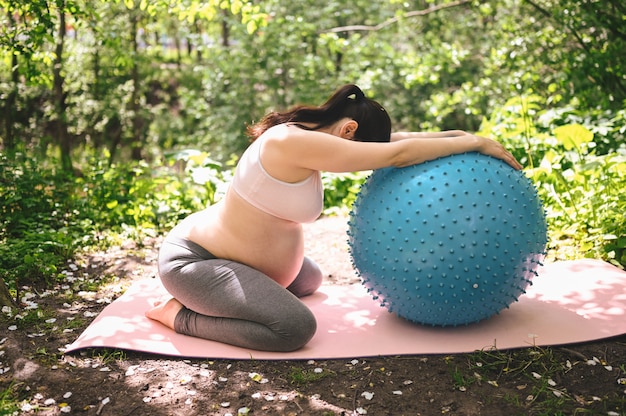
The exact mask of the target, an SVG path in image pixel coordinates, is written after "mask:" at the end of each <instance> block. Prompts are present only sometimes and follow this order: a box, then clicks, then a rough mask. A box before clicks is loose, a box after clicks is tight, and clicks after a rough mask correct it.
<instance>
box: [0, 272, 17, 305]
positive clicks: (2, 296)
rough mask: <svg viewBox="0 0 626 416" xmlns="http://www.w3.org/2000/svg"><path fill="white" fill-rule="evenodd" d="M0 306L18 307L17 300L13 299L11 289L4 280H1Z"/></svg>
mask: <svg viewBox="0 0 626 416" xmlns="http://www.w3.org/2000/svg"><path fill="white" fill-rule="evenodd" d="M0 306H12V307H15V306H17V304H16V302H15V299H13V298H12V297H11V294H10V293H9V288H8V287H7V285H6V284H5V283H4V280H2V278H0Z"/></svg>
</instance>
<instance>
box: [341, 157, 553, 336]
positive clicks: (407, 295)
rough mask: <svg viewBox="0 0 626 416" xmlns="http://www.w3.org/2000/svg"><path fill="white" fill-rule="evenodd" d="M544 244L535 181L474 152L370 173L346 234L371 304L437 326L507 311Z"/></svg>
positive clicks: (533, 270) (527, 281) (532, 271)
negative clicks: (374, 301)
mask: <svg viewBox="0 0 626 416" xmlns="http://www.w3.org/2000/svg"><path fill="white" fill-rule="evenodd" d="M546 242H547V225H546V221H545V213H544V210H543V207H542V204H541V201H540V199H539V198H538V196H537V192H536V190H535V188H534V186H533V185H532V183H531V182H530V180H529V179H528V178H526V177H525V176H524V175H523V173H522V172H519V171H516V170H514V169H513V168H511V167H510V166H508V165H507V164H505V163H504V162H502V161H500V160H497V159H494V158H491V157H488V156H484V155H481V154H478V153H467V154H462V155H455V156H449V157H445V158H441V159H438V160H435V161H431V162H427V163H423V164H419V165H414V166H410V167H406V168H401V169H398V168H387V169H381V170H377V171H374V172H373V173H372V175H370V177H369V178H368V179H367V180H366V182H365V183H364V185H363V187H362V188H361V191H360V192H359V195H358V196H357V199H356V201H355V203H354V206H353V208H352V212H351V213H350V220H349V231H348V243H349V248H350V254H351V256H352V261H353V264H354V266H355V269H356V270H357V272H358V274H359V275H360V277H361V279H362V282H363V284H364V285H365V287H366V288H367V289H368V291H369V292H370V293H371V294H372V296H373V298H374V299H376V300H378V301H379V302H380V303H381V306H384V307H386V308H387V309H388V310H389V311H390V312H395V313H396V314H397V315H399V316H401V317H403V318H405V319H408V320H410V321H413V322H416V323H422V324H428V325H434V326H457V325H464V324H469V323H472V322H476V321H480V320H483V319H486V318H489V317H491V316H492V315H494V314H496V313H498V312H500V311H501V310H502V309H504V308H508V307H509V305H510V304H511V303H513V302H515V301H517V299H518V298H519V296H520V295H522V294H523V293H524V292H525V290H526V288H527V287H528V285H529V284H530V283H531V281H532V278H533V277H534V276H536V275H537V269H538V267H539V266H541V261H542V260H543V258H544V255H545V247H546Z"/></svg>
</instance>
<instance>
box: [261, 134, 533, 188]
mask: <svg viewBox="0 0 626 416" xmlns="http://www.w3.org/2000/svg"><path fill="white" fill-rule="evenodd" d="M264 134H267V135H268V137H266V138H265V140H264V143H263V147H262V155H261V159H262V163H263V166H264V167H265V168H266V170H267V171H268V172H269V173H270V175H272V176H274V177H276V178H278V179H281V180H285V181H288V182H296V181H298V180H301V179H303V178H304V177H306V175H307V174H310V171H312V170H319V171H327V172H355V171H363V170H371V169H380V168H384V167H389V166H395V167H404V166H409V165H414V164H418V163H423V162H426V161H429V160H433V159H437V158H439V157H444V156H449V155H453V154H459V153H466V152H480V153H483V154H485V155H489V156H493V157H495V158H498V159H502V160H504V161H505V162H506V163H508V164H509V165H511V166H512V167H513V168H515V169H521V165H520V164H519V163H518V162H517V161H516V160H515V158H514V157H513V156H512V155H511V153H509V152H508V151H507V150H506V149H505V148H504V147H503V146H502V145H501V144H500V143H498V142H496V141H493V140H490V139H487V138H484V137H480V136H474V135H470V134H465V135H460V136H443V137H437V138H432V137H431V138H419V139H418V138H404V139H402V140H397V141H393V142H390V143H375V142H359V141H352V140H348V139H343V138H340V137H337V136H334V135H331V134H327V133H322V132H318V131H309V130H303V129H300V128H297V127H288V126H285V125H281V126H276V127H272V128H271V129H270V130H268V131H267V132H266V133H264Z"/></svg>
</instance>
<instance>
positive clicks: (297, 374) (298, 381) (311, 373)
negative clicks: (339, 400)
mask: <svg viewBox="0 0 626 416" xmlns="http://www.w3.org/2000/svg"><path fill="white" fill-rule="evenodd" d="M331 375H335V373H334V372H332V371H329V370H326V369H321V368H314V369H303V368H300V367H295V366H294V367H291V370H290V371H289V381H290V383H291V384H295V385H297V386H302V385H305V384H311V383H315V382H316V381H319V380H321V379H323V378H326V377H330V376H331Z"/></svg>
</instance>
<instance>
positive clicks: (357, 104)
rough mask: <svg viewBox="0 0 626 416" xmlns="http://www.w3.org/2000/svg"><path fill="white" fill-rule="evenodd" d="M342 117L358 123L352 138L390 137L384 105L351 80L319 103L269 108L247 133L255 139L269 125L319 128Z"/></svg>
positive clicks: (367, 140)
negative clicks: (279, 109)
mask: <svg viewBox="0 0 626 416" xmlns="http://www.w3.org/2000/svg"><path fill="white" fill-rule="evenodd" d="M345 117H347V118H350V119H353V120H354V121H356V122H357V123H358V125H359V127H358V128H357V130H356V131H355V133H354V138H355V140H358V141H364V142H388V141H389V139H390V137H391V120H390V118H389V115H388V114H387V112H386V111H385V109H384V108H383V107H382V106H381V105H380V104H378V103H377V102H376V101H374V100H371V99H369V98H367V97H366V96H365V94H364V93H363V91H362V90H361V89H360V88H359V87H358V86H356V85H353V84H348V85H344V86H343V87H341V88H339V89H338V90H337V91H335V93H334V94H333V95H332V96H331V97H330V98H329V99H328V100H327V101H326V102H325V103H324V104H322V105H321V106H319V107H315V106H305V105H299V106H296V107H293V108H291V109H289V110H287V111H285V112H271V113H269V114H267V115H266V116H265V117H263V118H262V119H261V120H260V121H259V122H258V123H256V124H253V125H251V126H248V128H247V134H248V136H249V137H250V138H251V139H252V140H256V139H257V138H258V137H259V136H260V135H261V134H263V133H264V132H265V131H266V130H267V129H269V128H270V127H273V126H276V125H279V124H283V123H311V124H313V127H311V128H307V129H310V130H318V129H321V128H324V127H328V126H330V125H332V124H333V123H335V122H337V121H339V120H341V119H342V118H345ZM300 127H301V128H306V127H304V126H302V125H300Z"/></svg>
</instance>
